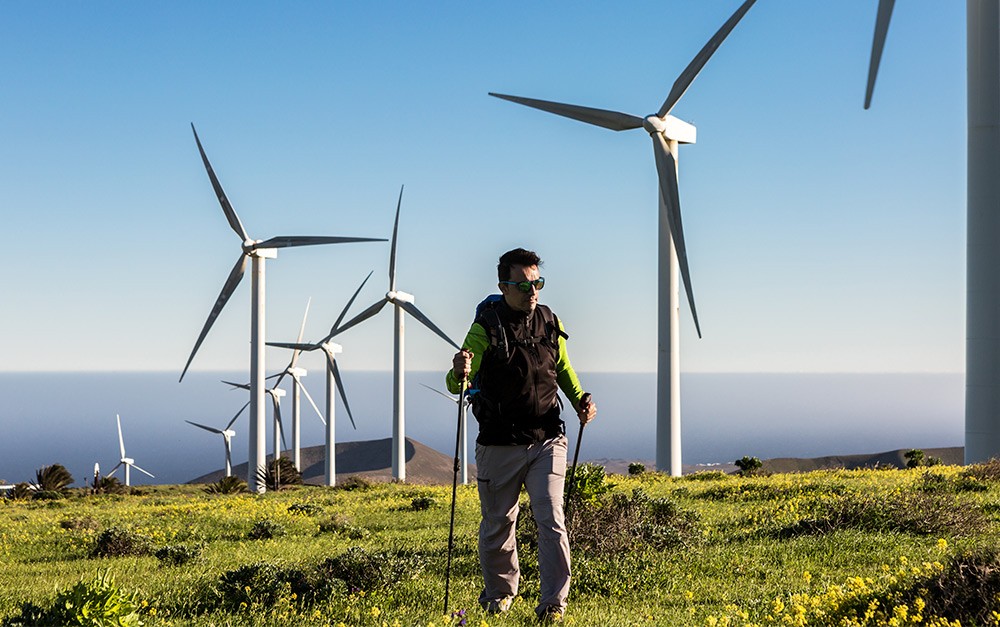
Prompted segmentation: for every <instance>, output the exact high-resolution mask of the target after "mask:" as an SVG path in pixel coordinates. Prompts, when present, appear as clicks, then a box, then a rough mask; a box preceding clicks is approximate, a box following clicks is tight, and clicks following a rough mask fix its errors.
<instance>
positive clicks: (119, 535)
mask: <svg viewBox="0 0 1000 627" xmlns="http://www.w3.org/2000/svg"><path fill="white" fill-rule="evenodd" d="M151 550H152V546H151V543H150V541H149V540H148V539H147V538H145V537H143V536H141V535H139V534H137V533H135V532H134V531H131V530H128V529H124V528H122V527H108V528H107V529H105V530H104V531H102V532H101V533H100V534H99V535H98V536H97V538H96V539H95V540H94V547H93V548H92V549H91V551H90V557H124V556H126V555H149V553H150V552H151Z"/></svg>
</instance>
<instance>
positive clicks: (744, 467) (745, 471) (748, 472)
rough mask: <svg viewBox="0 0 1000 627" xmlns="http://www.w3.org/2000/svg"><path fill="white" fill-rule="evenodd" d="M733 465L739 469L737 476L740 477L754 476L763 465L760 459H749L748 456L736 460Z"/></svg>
mask: <svg viewBox="0 0 1000 627" xmlns="http://www.w3.org/2000/svg"><path fill="white" fill-rule="evenodd" d="M734 463H735V464H736V467H737V468H739V469H740V470H739V475H740V476H741V477H752V476H754V475H756V474H757V473H758V472H759V471H760V468H761V466H763V465H764V464H763V462H761V461H760V459H758V458H756V457H750V456H748V455H744V456H743V457H741V458H740V459H737V460H736V461H735V462H734Z"/></svg>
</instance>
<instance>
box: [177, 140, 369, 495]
mask: <svg viewBox="0 0 1000 627" xmlns="http://www.w3.org/2000/svg"><path fill="white" fill-rule="evenodd" d="M191 131H192V132H194V140H195V142H196V143H197V144H198V152H199V153H200V154H201V160H202V162H204V164H205V170H206V171H207V172H208V178H209V179H210V180H211V182H212V188H213V189H214V190H215V195H216V197H217V198H218V199H219V204H220V205H222V212H223V213H224V214H225V215H226V219H227V220H228V221H229V226H230V227H231V228H232V229H233V231H235V232H236V235H238V236H239V237H240V241H241V242H242V243H241V245H240V246H241V251H240V257H239V259H238V260H237V261H236V265H235V266H233V269H232V270H231V271H230V272H229V277H228V278H227V279H226V282H225V284H224V285H223V286H222V291H221V292H220V293H219V297H218V298H217V299H216V301H215V305H213V306H212V311H211V313H209V314H208V320H207V321H206V322H205V326H204V327H202V330H201V333H200V334H199V335H198V340H197V341H196V342H195V343H194V348H193V349H192V350H191V356H190V357H188V360H187V363H186V364H184V370H183V372H181V377H180V380H181V381H183V380H184V374H185V373H186V372H187V369H188V367H189V366H190V365H191V361H192V360H194V356H195V354H196V353H197V352H198V348H199V347H200V346H201V343H202V342H203V341H204V340H205V336H207V335H208V331H209V329H211V328H212V324H214V323H215V319H216V318H218V317H219V314H220V313H221V312H222V309H223V307H225V306H226V303H227V302H228V301H229V298H230V296H232V295H233V292H234V291H235V290H236V287H237V286H238V285H239V283H240V281H241V280H243V273H244V271H245V270H246V266H247V260H248V259H250V260H252V270H251V274H252V277H253V278H252V284H253V285H252V288H253V289H252V294H251V297H250V435H249V441H250V444H249V448H250V455H249V459H248V460H247V487H248V488H249V489H250V491H251V492H264V490H265V489H266V488H265V486H264V484H263V483H258V481H257V469H258V468H262V467H263V466H264V464H265V461H266V460H265V452H264V449H265V444H264V439H265V438H264V266H265V264H264V260H265V259H274V258H276V257H277V256H278V251H277V249H278V248H289V247H293V246H315V245H318V244H345V243H350V242H384V241H385V240H384V239H373V238H368V237H326V236H278V237H272V238H270V239H268V240H255V239H251V238H250V236H249V235H248V234H247V232H246V229H244V228H243V224H242V223H241V222H240V218H239V216H237V215H236V210H235V209H233V206H232V204H230V202H229V198H227V197H226V193H225V191H223V189H222V185H221V184H220V183H219V179H218V177H216V176H215V171H214V170H213V169H212V164H211V163H209V161H208V156H207V155H205V150H204V149H203V148H202V145H201V140H200V139H199V138H198V132H197V131H195V128H194V124H192V125H191Z"/></svg>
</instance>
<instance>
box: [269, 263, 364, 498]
mask: <svg viewBox="0 0 1000 627" xmlns="http://www.w3.org/2000/svg"><path fill="white" fill-rule="evenodd" d="M371 275H372V273H371V272H369V273H368V276H367V277H365V280H364V281H362V282H361V285H359V286H358V289H357V290H355V292H354V295H353V296H351V299H350V300H349V301H347V305H346V306H345V307H344V310H343V311H341V312H340V316H338V317H337V320H336V322H334V323H333V326H332V327H331V328H330V333H329V334H327V336H326V337H325V338H323V339H322V340H320V341H318V342H316V343H313V344H303V343H302V334H301V333H299V341H298V342H295V343H285V342H268V343H267V345H268V346H277V347H280V348H288V349H291V350H293V351H295V352H296V354H298V353H299V352H301V351H306V352H311V351H314V350H322V351H323V353H324V354H325V355H326V419H325V420H323V416H322V415H320V420H323V424H324V425H325V426H326V443H325V446H324V456H323V482H324V484H325V485H328V486H332V485H336V483H337V443H336V420H335V417H336V407H335V395H336V392H335V391H334V389H336V390H337V391H339V392H340V398H341V400H343V401H344V407H345V408H346V409H347V417H348V418H350V419H351V426H352V427H354V429H355V430H357V428H358V427H357V425H356V424H354V416H353V415H352V414H351V405H350V404H349V403H348V402H347V393H346V392H345V391H344V380H343V379H342V378H341V376H340V369H339V368H338V367H337V353H340V352H341V351H342V350H343V348H342V347H341V346H340V344H334V343H333V342H331V341H330V338H332V337H333V336H334V335H336V334H337V332H338V327H339V325H340V322H341V321H342V320H343V319H344V315H346V314H347V310H348V309H350V308H351V305H352V304H353V303H354V299H356V298H357V297H358V294H359V293H360V292H361V288H363V287H364V286H365V283H367V282H368V279H369V278H371ZM303 389H305V388H303ZM309 400H310V402H311V401H312V399H309ZM313 407H315V404H313ZM300 470H301V469H300Z"/></svg>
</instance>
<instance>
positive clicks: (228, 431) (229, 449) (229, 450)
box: [184, 401, 250, 477]
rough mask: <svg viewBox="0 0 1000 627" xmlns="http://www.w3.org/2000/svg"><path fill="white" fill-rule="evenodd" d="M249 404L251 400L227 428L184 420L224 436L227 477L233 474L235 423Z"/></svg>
mask: <svg viewBox="0 0 1000 627" xmlns="http://www.w3.org/2000/svg"><path fill="white" fill-rule="evenodd" d="M249 406H250V401H247V402H246V404H245V405H243V407H241V408H240V410H239V411H238V412H236V415H235V416H233V417H232V419H231V420H230V421H229V423H228V424H227V425H226V428H225V429H216V428H215V427H209V426H206V425H203V424H198V423H197V422H192V421H190V420H185V421H184V422H186V423H188V424H189V425H194V426H196V427H198V428H200V429H204V430H205V431H210V432H212V433H218V434H219V435H221V436H222V440H223V442H224V443H225V446H226V476H227V477H231V476H233V438H234V437H236V432H235V431H233V424H234V423H235V422H236V419H237V418H239V417H240V414H242V413H243V410H244V409H246V408H247V407H249Z"/></svg>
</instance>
